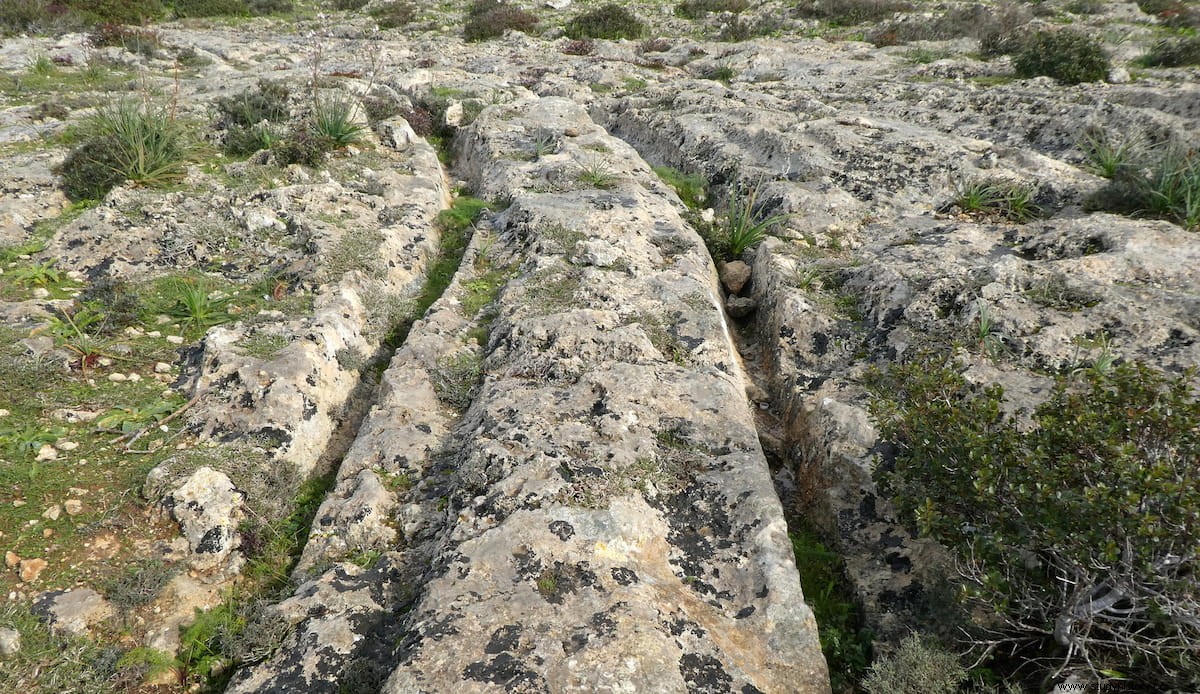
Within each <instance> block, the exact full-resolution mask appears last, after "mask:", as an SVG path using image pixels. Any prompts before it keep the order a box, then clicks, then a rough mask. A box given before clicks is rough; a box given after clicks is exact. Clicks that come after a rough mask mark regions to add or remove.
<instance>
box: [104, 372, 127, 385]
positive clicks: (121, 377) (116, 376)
mask: <svg viewBox="0 0 1200 694" xmlns="http://www.w3.org/2000/svg"><path fill="white" fill-rule="evenodd" d="M108 380H110V381H112V382H113V383H122V382H124V381H125V374H123V373H120V372H117V373H111V374H109V375H108Z"/></svg>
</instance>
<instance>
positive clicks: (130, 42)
mask: <svg viewBox="0 0 1200 694" xmlns="http://www.w3.org/2000/svg"><path fill="white" fill-rule="evenodd" d="M88 42H89V43H91V44H92V45H93V46H96V47H97V48H102V47H104V46H119V47H121V48H124V49H125V50H127V51H129V52H130V53H137V54H138V55H144V56H146V57H147V58H153V57H154V56H155V55H156V54H157V53H158V49H160V48H162V39H160V38H159V37H158V33H157V32H154V31H151V30H149V29H136V28H134V27H127V26H122V25H120V24H112V23H102V24H99V25H97V26H96V27H95V28H94V29H92V31H91V33H90V34H88Z"/></svg>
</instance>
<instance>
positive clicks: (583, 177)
mask: <svg viewBox="0 0 1200 694" xmlns="http://www.w3.org/2000/svg"><path fill="white" fill-rule="evenodd" d="M579 180H580V181H582V182H584V183H586V184H588V185H590V186H592V187H593V188H612V187H613V186H614V185H616V182H617V176H616V173H615V172H613V170H612V167H610V166H609V165H608V164H607V163H606V162H605V161H604V160H603V159H599V158H596V159H592V160H590V161H588V162H587V163H584V164H580V171H579Z"/></svg>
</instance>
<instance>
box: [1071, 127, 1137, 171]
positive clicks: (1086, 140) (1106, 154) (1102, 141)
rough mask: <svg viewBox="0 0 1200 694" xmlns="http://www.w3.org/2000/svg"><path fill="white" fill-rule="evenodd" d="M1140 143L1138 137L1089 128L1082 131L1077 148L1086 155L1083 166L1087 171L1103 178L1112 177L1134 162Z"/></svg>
mask: <svg viewBox="0 0 1200 694" xmlns="http://www.w3.org/2000/svg"><path fill="white" fill-rule="evenodd" d="M1140 144H1141V138H1139V137H1120V136H1117V137H1114V136H1113V135H1111V134H1109V133H1108V132H1107V131H1105V130H1101V129H1096V128H1090V129H1088V130H1087V131H1086V132H1084V135H1083V139H1082V140H1081V141H1080V143H1079V148H1080V149H1081V150H1083V154H1084V156H1085V157H1087V166H1086V167H1085V168H1087V170H1088V171H1090V172H1092V173H1094V174H1096V175H1097V176H1103V177H1104V178H1114V177H1115V176H1117V174H1118V173H1121V172H1122V170H1123V169H1126V168H1128V167H1129V166H1132V165H1133V164H1134V162H1135V154H1136V152H1137V148H1138V147H1139V146H1140Z"/></svg>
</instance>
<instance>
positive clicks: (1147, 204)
mask: <svg viewBox="0 0 1200 694" xmlns="http://www.w3.org/2000/svg"><path fill="white" fill-rule="evenodd" d="M1138 163H1139V164H1141V165H1140V166H1137V167H1134V166H1127V167H1123V168H1118V169H1117V170H1116V172H1115V174H1114V176H1113V178H1112V179H1111V180H1110V181H1109V183H1108V185H1107V186H1105V187H1104V188H1102V189H1100V190H1099V191H1096V192H1095V193H1093V194H1092V195H1090V196H1088V198H1087V199H1085V200H1084V209H1086V210H1106V211H1109V212H1118V213H1122V214H1134V215H1145V216H1149V217H1160V218H1163V219H1169V220H1171V221H1173V222H1175V223H1176V224H1179V225H1180V226H1182V227H1184V228H1185V229H1197V228H1200V156H1197V155H1196V154H1194V153H1192V152H1188V151H1184V150H1182V149H1180V148H1179V147H1165V148H1161V149H1159V150H1158V151H1157V152H1155V153H1154V156H1153V157H1151V158H1150V161H1146V162H1138Z"/></svg>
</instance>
